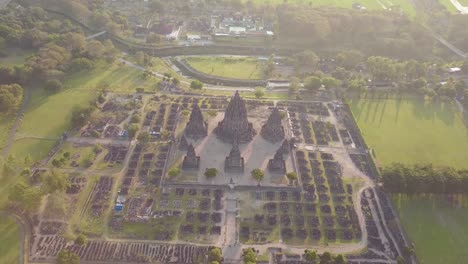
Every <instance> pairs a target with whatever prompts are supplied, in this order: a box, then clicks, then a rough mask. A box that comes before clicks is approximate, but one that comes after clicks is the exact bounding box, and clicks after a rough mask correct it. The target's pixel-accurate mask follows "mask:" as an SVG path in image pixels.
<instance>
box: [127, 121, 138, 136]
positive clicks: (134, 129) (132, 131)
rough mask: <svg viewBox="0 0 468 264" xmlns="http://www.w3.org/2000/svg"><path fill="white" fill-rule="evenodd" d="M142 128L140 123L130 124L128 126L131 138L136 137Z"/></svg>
mask: <svg viewBox="0 0 468 264" xmlns="http://www.w3.org/2000/svg"><path fill="white" fill-rule="evenodd" d="M138 130H140V126H139V125H138V124H130V125H129V126H128V128H127V131H128V137H129V138H130V139H133V138H135V135H136V133H137V132H138Z"/></svg>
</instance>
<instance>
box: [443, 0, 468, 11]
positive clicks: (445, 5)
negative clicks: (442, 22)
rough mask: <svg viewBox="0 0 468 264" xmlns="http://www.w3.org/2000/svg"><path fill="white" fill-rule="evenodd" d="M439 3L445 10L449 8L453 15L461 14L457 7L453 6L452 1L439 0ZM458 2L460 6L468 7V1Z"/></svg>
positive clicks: (459, 0)
mask: <svg viewBox="0 0 468 264" xmlns="http://www.w3.org/2000/svg"><path fill="white" fill-rule="evenodd" d="M439 1H440V3H441V4H442V5H443V6H444V7H445V8H447V10H448V11H450V13H453V14H457V13H460V12H459V11H458V10H457V9H456V8H455V6H454V5H453V4H452V2H451V1H450V0H439ZM458 2H460V4H462V5H465V6H468V1H467V0H458Z"/></svg>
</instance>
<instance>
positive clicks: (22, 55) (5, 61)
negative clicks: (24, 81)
mask: <svg viewBox="0 0 468 264" xmlns="http://www.w3.org/2000/svg"><path fill="white" fill-rule="evenodd" d="M6 53H7V54H8V56H7V57H4V58H1V57H0V65H1V66H18V65H23V64H24V63H25V62H26V59H27V58H28V57H29V56H31V55H33V54H34V51H33V50H21V49H7V50H6Z"/></svg>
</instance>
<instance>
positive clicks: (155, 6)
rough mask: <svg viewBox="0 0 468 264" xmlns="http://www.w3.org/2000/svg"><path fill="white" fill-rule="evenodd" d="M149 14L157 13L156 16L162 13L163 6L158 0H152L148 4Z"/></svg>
mask: <svg viewBox="0 0 468 264" xmlns="http://www.w3.org/2000/svg"><path fill="white" fill-rule="evenodd" d="M148 7H149V9H150V10H151V12H157V13H158V14H162V13H164V5H163V4H162V3H161V2H160V1H159V0H153V1H151V2H150V4H149V6H148Z"/></svg>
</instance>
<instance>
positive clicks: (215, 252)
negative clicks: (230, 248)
mask: <svg viewBox="0 0 468 264" xmlns="http://www.w3.org/2000/svg"><path fill="white" fill-rule="evenodd" d="M222 260H223V254H222V252H221V249H220V248H218V247H215V248H213V249H211V250H210V253H209V254H208V261H210V262H213V261H215V262H218V263H219V262H221V261H222Z"/></svg>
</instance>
